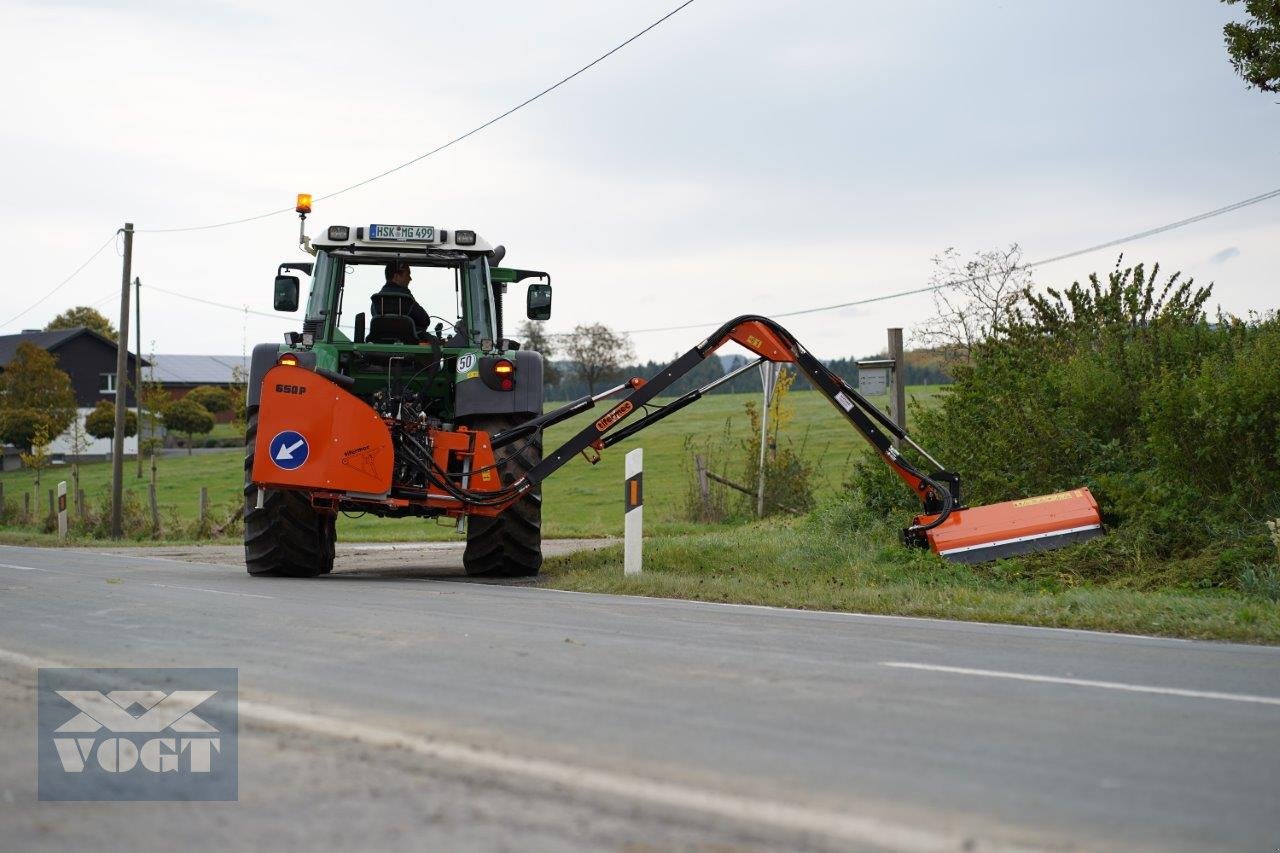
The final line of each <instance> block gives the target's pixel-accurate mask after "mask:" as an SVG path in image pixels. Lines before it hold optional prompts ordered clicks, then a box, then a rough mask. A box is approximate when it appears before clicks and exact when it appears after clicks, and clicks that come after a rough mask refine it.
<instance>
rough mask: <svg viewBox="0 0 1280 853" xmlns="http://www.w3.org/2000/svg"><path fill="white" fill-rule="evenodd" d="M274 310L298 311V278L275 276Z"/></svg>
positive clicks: (294, 276) (293, 276)
mask: <svg viewBox="0 0 1280 853" xmlns="http://www.w3.org/2000/svg"><path fill="white" fill-rule="evenodd" d="M275 308H276V310H277V311H297V310H298V277H297V276H296V275H278V276H276V296H275Z"/></svg>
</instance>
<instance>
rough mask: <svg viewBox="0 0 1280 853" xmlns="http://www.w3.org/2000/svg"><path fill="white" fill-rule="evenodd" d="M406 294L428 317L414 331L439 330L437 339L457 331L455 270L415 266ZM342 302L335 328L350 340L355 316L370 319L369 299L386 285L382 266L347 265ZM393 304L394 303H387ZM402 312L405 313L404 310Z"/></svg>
mask: <svg viewBox="0 0 1280 853" xmlns="http://www.w3.org/2000/svg"><path fill="white" fill-rule="evenodd" d="M409 275H410V281H409V284H408V289H409V293H410V294H411V295H412V297H413V301H414V302H416V303H417V304H418V305H419V306H421V307H422V310H423V311H425V312H426V313H427V314H429V315H430V321H429V326H428V328H426V329H418V331H419V333H425V332H430V333H431V334H433V335H434V334H436V329H437V327H439V328H440V336H441V337H442V338H443V339H444V340H446V341H447V340H449V339H450V338H453V337H454V335H455V329H458V330H460V329H461V328H462V323H461V321H460V317H461V314H462V304H461V301H460V293H461V289H460V287H459V270H456V269H453V268H450V267H426V266H421V267H415V266H411V267H410V268H409ZM341 281H342V291H341V293H342V301H341V303H340V304H339V306H338V328H339V329H341V330H342V333H343V334H344V335H346V336H347V337H348V338H350V337H351V336H352V334H353V331H354V328H355V318H356V314H359V313H361V312H363V313H364V315H365V318H366V320H365V322H366V323H368V322H369V321H370V320H372V318H373V315H374V313H376V312H375V311H374V309H373V307H372V301H373V296H374V294H376V293H379V292H380V291H382V290H383V288H384V287H385V286H386V271H385V265H384V263H378V264H376V265H374V264H351V263H347V264H346V265H345V267H344V271H343V273H342V275H341ZM391 304H394V303H391ZM403 310H404V311H405V312H406V313H407V312H408V310H409V309H408V307H407V306H406V307H404V308H403Z"/></svg>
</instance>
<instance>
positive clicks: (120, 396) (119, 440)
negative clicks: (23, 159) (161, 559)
mask: <svg viewBox="0 0 1280 853" xmlns="http://www.w3.org/2000/svg"><path fill="white" fill-rule="evenodd" d="M121 231H123V232H124V271H123V273H122V274H121V276H120V337H119V339H118V343H117V344H116V430H115V435H114V436H113V437H112V440H111V537H112V538H113V539H119V538H120V537H121V536H123V535H124V424H125V398H126V392H127V391H128V389H129V284H130V282H129V276H130V274H131V273H132V271H133V269H132V268H133V223H132V222H126V223H125V224H124V228H122V229H121Z"/></svg>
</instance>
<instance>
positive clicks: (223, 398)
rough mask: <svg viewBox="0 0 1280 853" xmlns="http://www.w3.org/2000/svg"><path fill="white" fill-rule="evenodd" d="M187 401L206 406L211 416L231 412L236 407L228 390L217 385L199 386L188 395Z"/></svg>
mask: <svg viewBox="0 0 1280 853" xmlns="http://www.w3.org/2000/svg"><path fill="white" fill-rule="evenodd" d="M186 399H188V400H192V401H194V402H196V403H199V404H200V405H202V406H204V407H205V408H206V409H207V410H208V411H209V413H210V414H214V415H216V414H218V413H219V412H229V411H231V408H232V407H233V406H234V405H235V399H234V398H233V397H232V394H231V392H230V391H228V390H227V389H226V388H219V387H218V386H216V385H199V386H197V387H195V388H192V389H191V390H190V391H188V392H187V394H186Z"/></svg>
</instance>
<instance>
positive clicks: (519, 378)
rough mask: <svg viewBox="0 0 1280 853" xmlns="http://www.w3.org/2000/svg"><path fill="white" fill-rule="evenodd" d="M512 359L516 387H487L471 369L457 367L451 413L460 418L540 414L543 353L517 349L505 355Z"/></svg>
mask: <svg viewBox="0 0 1280 853" xmlns="http://www.w3.org/2000/svg"><path fill="white" fill-rule="evenodd" d="M506 357H507V358H509V359H510V360H511V361H513V362H515V365H516V374H515V388H513V389H512V390H510V391H499V390H496V389H494V388H490V387H489V386H488V385H486V384H485V383H484V380H482V379H481V378H480V377H479V376H471V377H468V374H469V373H471V372H474V371H467V372H463V371H461V370H459V373H458V377H457V383H456V385H455V386H454V387H455V399H454V416H455V417H457V418H458V419H459V420H464V419H466V418H470V417H473V416H475V415H508V414H515V415H540V414H542V394H543V387H542V356H541V355H539V354H538V353H536V352H534V351H533V350H517V351H516V352H515V353H513V354H508V355H506Z"/></svg>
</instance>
